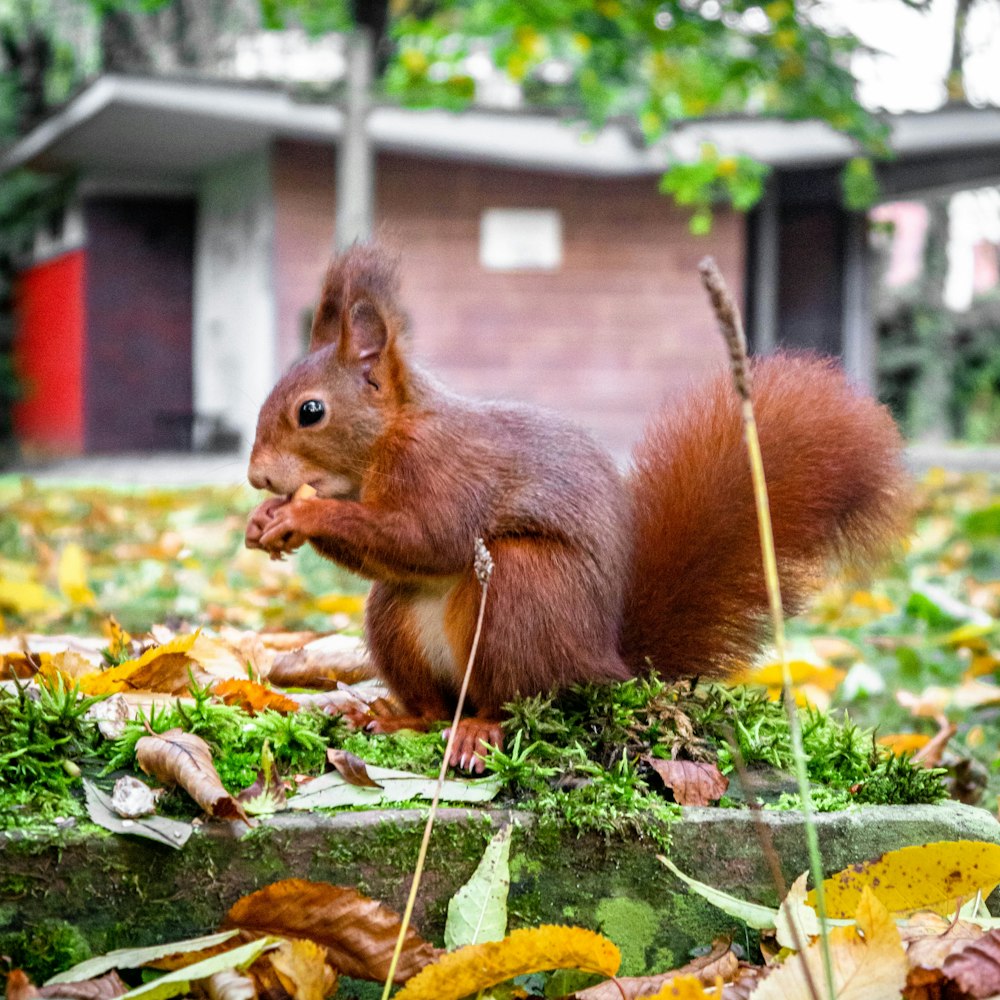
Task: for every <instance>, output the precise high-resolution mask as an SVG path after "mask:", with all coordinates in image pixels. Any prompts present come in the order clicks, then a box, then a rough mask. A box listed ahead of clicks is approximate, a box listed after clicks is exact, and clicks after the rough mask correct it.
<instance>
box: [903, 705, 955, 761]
mask: <svg viewBox="0 0 1000 1000" xmlns="http://www.w3.org/2000/svg"><path fill="white" fill-rule="evenodd" d="M957 732H958V726H956V725H955V724H954V723H951V722H949V721H948V720H947V719H946V718H944V717H942V718H941V719H939V720H938V731H937V732H936V733H935V734H934V736H933V738H932V739H930V740H928V741H927V743H926V744H924V746H922V747H921V748H920V749H919V750H918V751H917V752H916V753H915V754H914V755H913V759H914V760H915V761H920V763H921V764H923V765H924V767H940V765H941V756H942V754H943V753H944V752H945V750H946V749H947V747H948V742H949V740H951V738H952V736H954V735H955V733H957Z"/></svg>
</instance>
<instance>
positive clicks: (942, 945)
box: [906, 920, 983, 969]
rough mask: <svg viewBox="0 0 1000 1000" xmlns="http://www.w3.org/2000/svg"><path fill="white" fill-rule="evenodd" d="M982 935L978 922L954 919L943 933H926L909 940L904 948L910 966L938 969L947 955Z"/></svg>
mask: <svg viewBox="0 0 1000 1000" xmlns="http://www.w3.org/2000/svg"><path fill="white" fill-rule="evenodd" d="M982 936H983V929H982V927H980V926H979V924H973V923H970V922H969V921H968V920H956V921H955V922H954V923H953V924H951V925H950V926H949V927H948V928H947V930H945V932H944V933H943V934H938V935H934V936H932V935H926V936H924V937H921V938H920V939H919V940H916V941H913V942H911V944H910V945H909V947H908V948H907V949H906V957H907V958H908V959H909V962H910V965H911V966H922V967H923V968H925V969H940V968H941V967H942V966H943V965H944V962H945V960H946V959H947V958H948V956H949V955H952V954H954V953H955V952H959V951H962V950H963V949H964V948H966V947H968V946H969V945H970V944H972V942H973V941H978V940H979V939H980V938H981V937H982Z"/></svg>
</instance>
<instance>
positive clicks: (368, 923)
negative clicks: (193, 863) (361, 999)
mask: <svg viewBox="0 0 1000 1000" xmlns="http://www.w3.org/2000/svg"><path fill="white" fill-rule="evenodd" d="M400 923H401V921H400V917H399V914H398V913H395V912H393V911H392V910H390V909H389V907H387V906H384V905H383V904H382V903H379V902H376V901H375V900H374V899H369V898H368V897H367V896H362V895H361V893H359V892H357V891H356V890H354V889H348V888H344V887H342V886H336V885H329V884H327V883H325V882H308V881H306V880H305V879H296V878H293V879H285V880H284V881H282V882H274V883H272V884H271V885H269V886H266V887H265V888H263V889H260V890H259V891H257V892H254V893H251V894H250V895H249V896H244V897H243V898H242V899H239V900H237V902H236V903H235V904H234V905H233V906H232V908H231V909H230V910H229V912H228V913H227V914H226V916H225V919H224V921H223V926H225V927H240V928H243V929H245V930H249V931H256V932H257V933H261V934H280V935H282V936H283V937H291V938H305V939H306V940H309V941H315V942H316V944H321V945H323V947H324V948H326V949H327V953H328V955H329V958H330V964H331V965H332V966H333V967H334V968H335V969H338V970H339V971H340V972H341V973H342V974H343V975H345V976H352V977H354V978H355V979H371V980H375V981H381V980H384V979H385V977H386V976H387V975H388V974H389V962H390V959H391V958H392V952H393V948H394V947H395V945H396V938H397V936H398V934H399V928H400ZM436 954H437V952H436V949H435V948H434V946H433V945H432V944H430V942H428V941H425V940H424V939H423V938H421V937H420V936H419V935H418V934H417V933H416V931H414V930H413V929H412V928H410V929H408V930H407V932H406V938H405V940H404V943H403V951H402V954H401V955H400V959H399V965H398V967H397V969H396V980H395V981H396V982H397V983H401V982H404V981H405V980H407V979H409V978H410V977H411V976H413V975H415V974H416V973H417V972H418V971H419V970H420V969H422V968H423V967H424V966H425V965H426V964H427V963H428V962H431V961H433V959H434V956H435V955H436Z"/></svg>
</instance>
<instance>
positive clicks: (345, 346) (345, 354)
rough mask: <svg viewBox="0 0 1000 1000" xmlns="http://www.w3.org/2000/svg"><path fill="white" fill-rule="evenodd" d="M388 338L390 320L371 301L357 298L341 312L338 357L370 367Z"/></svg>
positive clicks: (384, 346) (369, 368)
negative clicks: (345, 310)
mask: <svg viewBox="0 0 1000 1000" xmlns="http://www.w3.org/2000/svg"><path fill="white" fill-rule="evenodd" d="M388 342H389V324H388V323H387V322H386V320H385V317H384V316H383V315H382V313H381V312H380V311H379V309H378V307H377V306H376V305H375V303H374V302H372V301H370V300H369V299H359V300H358V301H357V302H355V303H354V304H353V305H352V306H351V308H350V309H349V310H348V311H347V312H345V313H344V314H343V316H342V317H341V322H340V338H339V340H338V344H337V358H338V360H339V361H340V362H341V363H342V364H347V365H359V366H360V367H361V368H362V369H363V370H364V371H366V372H367V371H371V369H372V367H373V366H374V365H375V363H376V362H377V361H378V359H379V357H380V356H381V354H382V352H383V351H384V350H385V348H386V345H387V344H388Z"/></svg>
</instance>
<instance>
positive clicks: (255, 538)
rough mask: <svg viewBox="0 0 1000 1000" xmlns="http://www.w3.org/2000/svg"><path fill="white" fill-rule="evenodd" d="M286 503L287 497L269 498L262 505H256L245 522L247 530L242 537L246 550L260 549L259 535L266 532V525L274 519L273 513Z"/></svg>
mask: <svg viewBox="0 0 1000 1000" xmlns="http://www.w3.org/2000/svg"><path fill="white" fill-rule="evenodd" d="M287 502H288V498H287V497H270V498H268V499H267V500H265V501H264V502H263V503H261V504H258V505H257V506H256V507H255V508H254V509H253V511H251V513H250V517H249V519H248V520H247V530H246V535H245V536H244V538H245V542H246V547H247V548H248V549H260V548H263V546H262V545H261V544H260V538H261V535H263V534H264V532H265V531H266V530H267V527H268V525H269V524H270V523H271V521H272V520H273V518H274V512H275V511H276V510H277V509H278V508H279V507H280V506H281V505H282V504H284V503H287Z"/></svg>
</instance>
